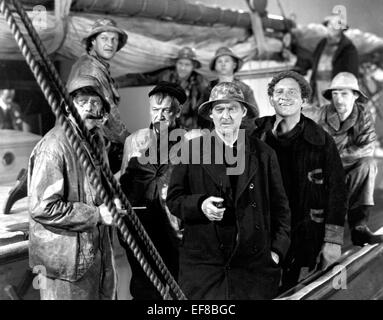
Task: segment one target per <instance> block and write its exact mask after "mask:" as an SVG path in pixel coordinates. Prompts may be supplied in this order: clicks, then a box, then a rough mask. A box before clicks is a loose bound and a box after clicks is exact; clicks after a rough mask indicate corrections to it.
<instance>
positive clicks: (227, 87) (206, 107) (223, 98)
mask: <svg viewBox="0 0 383 320" xmlns="http://www.w3.org/2000/svg"><path fill="white" fill-rule="evenodd" d="M229 101H238V102H240V103H242V105H243V106H244V107H246V108H247V115H246V116H247V117H249V118H257V117H258V114H257V113H256V110H257V108H256V107H255V106H254V105H252V104H250V103H248V102H246V101H245V97H244V95H243V92H242V90H241V89H240V88H239V87H238V86H237V85H236V84H235V83H234V82H220V83H218V84H217V85H216V86H215V87H214V88H213V89H212V90H211V93H210V97H209V101H206V102H204V103H202V104H201V105H200V106H199V108H198V114H199V115H200V116H201V117H204V118H205V119H208V120H211V118H210V117H209V115H210V110H211V108H212V105H213V103H214V102H229Z"/></svg>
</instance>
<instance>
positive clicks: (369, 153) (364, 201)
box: [319, 72, 383, 246]
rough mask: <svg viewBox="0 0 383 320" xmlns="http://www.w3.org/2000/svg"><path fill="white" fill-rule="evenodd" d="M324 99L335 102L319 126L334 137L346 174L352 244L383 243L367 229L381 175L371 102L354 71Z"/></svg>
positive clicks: (334, 82)
mask: <svg viewBox="0 0 383 320" xmlns="http://www.w3.org/2000/svg"><path fill="white" fill-rule="evenodd" d="M323 97H324V98H326V99H327V100H329V101H331V103H330V104H327V105H326V106H324V107H323V109H322V110H321V112H320V114H319V124H320V125H321V126H322V127H323V129H324V130H326V131H327V132H328V133H329V134H330V135H331V136H332V137H333V138H334V140H335V143H336V146H337V148H338V151H339V154H340V157H341V159H342V164H343V168H344V170H345V172H346V183H347V188H348V198H349V203H348V224H349V226H350V230H351V240H352V243H353V244H354V245H358V246H363V245H364V244H366V243H369V244H373V243H382V242H383V235H377V234H373V233H372V232H371V230H370V229H369V228H368V226H367V221H368V217H369V211H370V208H371V207H372V206H373V205H374V188H375V177H376V174H377V166H376V163H375V160H374V158H373V155H374V150H375V141H376V133H375V127H374V122H373V121H372V118H371V114H370V112H369V111H368V110H366V108H365V107H364V105H363V104H364V103H366V102H367V101H368V99H367V97H366V95H365V94H364V93H363V92H362V91H361V90H360V89H359V85H358V80H357V78H356V77H355V76H354V75H353V74H352V73H350V72H340V73H338V74H337V75H336V76H335V77H334V79H333V80H332V82H331V85H330V87H329V88H328V89H327V90H325V91H324V92H323Z"/></svg>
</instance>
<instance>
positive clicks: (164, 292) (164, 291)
mask: <svg viewBox="0 0 383 320" xmlns="http://www.w3.org/2000/svg"><path fill="white" fill-rule="evenodd" d="M10 1H11V3H12V4H13V6H14V7H15V9H16V11H17V13H18V14H19V15H20V17H21V19H22V21H23V23H24V26H25V27H26V29H27V31H28V33H29V35H30V37H31V39H32V42H33V43H34V45H35V47H36V49H37V51H38V53H39V55H40V58H41V61H42V64H43V68H44V69H45V73H46V74H45V75H44V74H43V72H42V70H41V68H40V66H39V65H38V63H37V62H36V60H35V58H34V57H33V55H32V53H31V51H30V49H29V47H28V44H27V43H26V40H25V39H24V37H23V35H22V33H21V32H20V29H19V27H18V26H17V24H16V21H15V19H14V18H13V16H12V15H11V13H10V10H9V7H8V5H7V4H6V3H5V0H0V11H1V12H2V13H3V15H4V16H5V19H6V21H7V23H8V25H9V26H10V28H11V31H12V33H13V35H14V37H15V39H16V42H17V44H18V46H19V48H20V50H21V52H22V54H23V56H24V57H25V59H26V61H27V63H28V65H29V67H30V69H31V70H32V72H33V74H34V76H35V78H36V80H37V82H38V84H39V86H40V88H41V89H42V91H43V93H44V95H45V97H46V99H47V101H48V102H49V104H50V106H51V108H52V111H53V112H54V113H55V115H56V118H57V119H58V121H59V123H60V124H61V125H62V126H63V127H64V129H65V133H66V135H67V137H68V139H69V141H70V142H71V144H72V145H73V148H74V149H75V151H76V154H77V155H78V157H79V159H80V160H81V161H82V162H83V164H84V167H85V169H86V173H87V174H88V175H89V177H90V180H91V183H92V184H93V185H94V186H95V188H96V190H97V192H98V193H99V194H100V196H101V198H102V200H103V201H104V203H105V204H106V205H107V207H108V209H109V210H110V211H111V212H112V216H113V220H114V222H115V224H116V225H117V227H118V229H119V230H120V232H121V234H122V236H123V239H124V241H125V242H126V243H127V244H128V246H129V248H130V249H131V250H132V252H133V254H134V256H135V257H136V259H137V261H138V262H139V263H140V265H141V267H142V269H143V270H144V272H145V273H146V275H147V276H148V278H149V279H150V281H151V282H152V283H153V285H154V286H155V287H156V289H157V290H158V291H159V292H160V294H161V296H162V297H163V298H164V299H170V298H171V297H170V295H169V292H168V291H169V288H170V289H171V290H172V292H173V293H174V294H175V296H176V298H177V299H180V300H184V299H186V297H185V295H184V294H183V292H182V291H181V289H180V287H179V285H178V284H177V282H176V281H175V280H174V278H173V276H172V275H171V274H170V272H169V270H168V269H167V267H166V266H165V264H164V262H163V260H162V258H161V256H160V255H159V253H158V251H157V250H156V248H155V247H154V245H153V243H152V241H151V240H150V238H149V236H148V235H147V233H146V231H145V229H144V228H143V226H142V224H141V222H140V221H139V219H138V217H137V215H136V214H135V212H134V210H133V209H132V207H131V205H130V203H129V201H128V199H127V198H126V196H125V194H124V193H123V191H122V189H121V187H120V186H119V184H118V182H117V181H116V180H115V178H114V176H113V173H112V172H111V170H110V168H109V166H108V165H107V164H106V162H105V160H104V159H103V157H102V156H101V154H102V153H101V152H99V151H98V147H97V144H96V142H95V141H94V139H93V138H92V137H91V136H90V134H89V131H88V130H87V129H86V128H85V126H84V124H83V123H82V121H81V119H80V117H79V115H78V113H77V110H76V109H75V107H74V105H73V102H72V100H71V99H70V97H69V94H68V92H67V90H66V88H65V86H64V85H63V83H62V81H61V78H60V77H59V75H58V73H57V71H56V69H55V67H54V66H53V64H52V62H51V61H50V59H49V57H48V55H47V53H46V51H45V48H44V47H43V45H42V43H41V40H40V39H39V37H38V35H37V33H36V31H35V30H34V27H33V25H32V23H31V21H30V19H29V17H28V16H27V14H26V13H25V11H24V9H23V8H22V7H21V6H20V4H19V3H18V2H17V1H15V0H10ZM46 76H47V77H48V78H50V80H51V83H53V86H54V89H55V90H56V91H57V92H58V94H59V95H60V96H61V99H63V101H64V102H65V104H66V105H67V106H68V108H69V110H70V112H71V113H72V115H73V116H74V118H75V120H76V122H77V124H78V126H79V128H80V131H81V133H82V134H83V136H84V137H85V139H86V141H88V142H89V144H90V146H91V156H92V157H94V158H95V159H96V160H98V161H99V162H100V163H101V172H102V174H103V175H104V177H105V179H106V181H107V182H108V189H109V191H111V193H112V195H113V196H115V195H117V198H119V199H120V200H122V201H121V202H122V204H123V205H124V206H125V208H126V210H127V217H128V218H129V222H130V223H131V224H132V226H133V228H134V229H135V230H136V231H137V234H138V235H139V237H140V239H141V240H142V241H143V242H144V245H145V247H146V249H147V250H148V252H149V254H150V256H151V258H152V259H153V261H154V262H155V264H156V266H157V267H158V269H159V271H160V272H161V274H162V275H163V276H164V279H165V281H166V282H167V284H168V286H166V287H165V286H164V285H163V284H162V282H161V281H160V280H159V278H158V276H157V275H156V274H155V272H154V271H153V269H152V268H151V266H150V265H149V263H148V261H147V260H146V258H145V256H144V254H143V253H142V251H141V249H140V248H139V246H138V244H137V242H136V240H135V239H134V238H133V237H132V235H131V234H130V232H129V230H128V227H127V226H126V224H125V223H124V221H123V218H122V217H121V216H120V215H119V214H118V212H117V209H116V206H115V204H114V202H113V198H114V197H112V196H111V195H109V194H108V192H107V191H106V188H105V186H103V185H102V183H101V180H100V179H99V177H98V176H97V174H96V173H95V171H94V170H93V167H92V166H91V164H90V161H89V159H88V158H87V155H86V153H85V152H84V150H83V149H82V147H81V141H79V139H78V138H77V136H76V135H75V134H74V132H73V130H72V128H71V126H70V125H69V123H68V121H67V119H66V117H65V115H64V114H63V111H62V110H61V108H60V103H59V102H58V99H57V97H55V96H54V94H53V92H52V89H51V87H50V86H49V85H48V83H47V79H46Z"/></svg>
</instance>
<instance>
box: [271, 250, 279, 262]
mask: <svg viewBox="0 0 383 320" xmlns="http://www.w3.org/2000/svg"><path fill="white" fill-rule="evenodd" d="M271 259H273V261H274V262H275V264H279V255H278V253H275V252H274V251H271Z"/></svg>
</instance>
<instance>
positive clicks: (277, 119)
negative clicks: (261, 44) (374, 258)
mask: <svg viewBox="0 0 383 320" xmlns="http://www.w3.org/2000/svg"><path fill="white" fill-rule="evenodd" d="M268 95H269V98H270V103H271V104H272V106H273V107H274V109H275V112H276V115H274V116H267V117H263V118H259V119H257V120H255V129H254V132H253V135H255V136H257V137H259V138H261V139H262V140H264V141H265V142H266V143H267V144H269V145H270V146H271V147H272V148H273V149H274V150H275V151H276V154H277V157H278V161H279V164H280V167H281V173H282V178H283V184H284V187H285V190H286V194H287V196H288V199H289V204H290V209H291V246H290V250H289V252H288V255H287V258H286V260H285V261H284V265H283V277H282V290H287V289H289V288H291V287H292V286H294V285H296V284H297V283H298V280H299V278H300V275H301V273H302V271H303V270H302V268H304V267H306V268H308V270H309V271H311V270H314V269H316V268H322V269H324V268H326V267H328V266H329V265H331V264H332V263H333V262H335V261H336V260H337V259H338V258H339V257H340V255H341V246H342V244H343V225H344V219H345V215H346V212H347V191H346V186H345V176H344V171H343V167H342V163H341V160H340V157H339V154H338V150H337V148H336V145H335V143H334V141H333V139H332V138H331V137H330V136H329V135H328V134H327V133H326V132H325V131H324V130H323V129H322V128H320V127H319V126H318V125H316V124H315V123H314V122H313V121H312V120H310V119H309V118H307V117H305V116H304V115H303V114H302V113H301V111H302V106H303V104H304V103H305V102H307V100H308V99H309V97H310V95H311V88H310V86H309V84H308V83H307V81H306V80H305V79H304V78H303V77H302V76H301V75H299V74H298V73H296V72H293V71H287V72H282V73H279V74H277V75H276V76H275V77H274V78H273V79H272V80H271V82H270V83H269V86H268Z"/></svg>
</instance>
